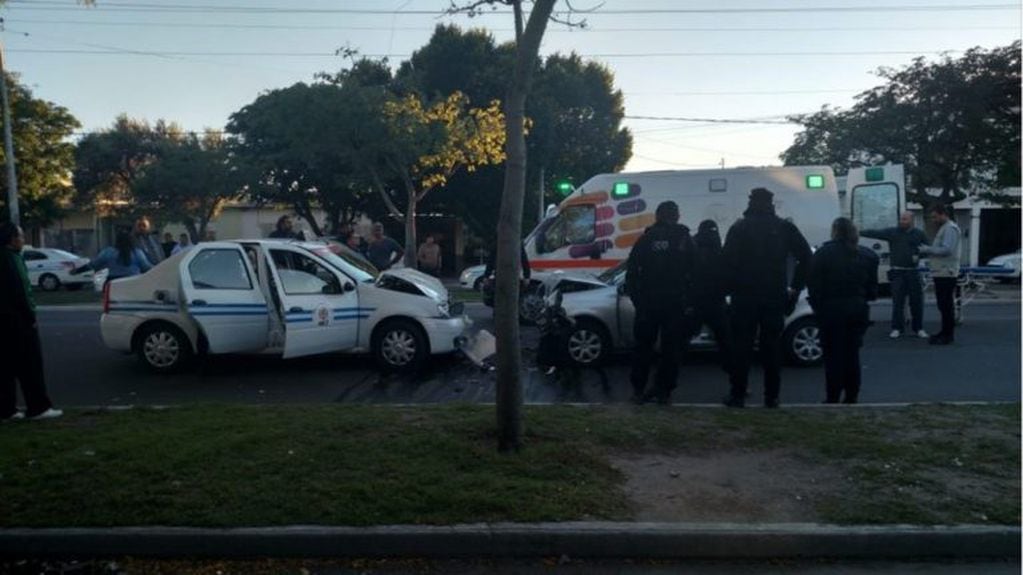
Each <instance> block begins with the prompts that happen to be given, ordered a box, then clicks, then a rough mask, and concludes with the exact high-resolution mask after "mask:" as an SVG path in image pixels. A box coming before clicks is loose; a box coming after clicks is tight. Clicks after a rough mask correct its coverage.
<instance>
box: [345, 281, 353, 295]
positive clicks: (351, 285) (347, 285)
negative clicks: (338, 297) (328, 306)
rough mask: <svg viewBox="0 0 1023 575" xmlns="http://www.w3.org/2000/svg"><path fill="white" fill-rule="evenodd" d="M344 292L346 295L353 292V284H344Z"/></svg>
mask: <svg viewBox="0 0 1023 575" xmlns="http://www.w3.org/2000/svg"><path fill="white" fill-rule="evenodd" d="M344 290H345V293H348V292H350V291H355V284H353V283H352V282H345V285H344Z"/></svg>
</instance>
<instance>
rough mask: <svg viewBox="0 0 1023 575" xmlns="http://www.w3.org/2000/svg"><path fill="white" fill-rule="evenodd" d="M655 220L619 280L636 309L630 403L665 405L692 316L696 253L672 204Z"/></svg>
mask: <svg viewBox="0 0 1023 575" xmlns="http://www.w3.org/2000/svg"><path fill="white" fill-rule="evenodd" d="M656 217H657V220H656V222H655V223H654V225H652V226H650V227H649V228H647V229H646V231H645V232H644V233H643V235H642V236H640V238H639V240H637V241H636V244H635V245H634V246H633V247H632V251H631V252H630V253H629V261H628V268H627V269H626V274H625V290H626V293H628V295H629V298H630V299H631V300H632V305H633V306H634V307H635V309H636V315H635V323H634V324H633V335H634V337H635V340H636V350H635V355H634V356H633V360H632V372H631V374H630V380H631V381H632V390H633V396H632V400H633V402H635V403H643V402H645V401H647V400H650V399H656V400H657V402H658V403H661V404H667V403H670V401H671V392H672V390H673V389H675V385H676V380H677V379H678V359H679V358H678V356H679V354H680V353H681V351H682V350H683V349H684V347H685V344H686V335H687V334H686V332H687V330H686V324H687V316H688V317H690V318H691V317H692V316H693V312H692V308H691V306H692V301H691V300H690V297H691V285H692V278H693V268H694V262H695V255H696V254H695V251H696V250H695V247H694V245H693V239H692V238H691V237H690V236H689V229H688V228H686V227H685V226H683V225H680V224H679V223H678V220H679V210H678V205H677V204H676V203H675V202H670V201H669V202H663V203H661V204H660V205H659V206H657V211H656ZM658 335H660V337H661V358H660V361H659V362H658V364H657V376H656V380H655V384H654V387H653V389H652V390H650V391H649V392H647V391H646V387H647V379H648V378H649V374H650V364H651V362H652V359H653V355H654V344H655V343H656V342H657V336H658Z"/></svg>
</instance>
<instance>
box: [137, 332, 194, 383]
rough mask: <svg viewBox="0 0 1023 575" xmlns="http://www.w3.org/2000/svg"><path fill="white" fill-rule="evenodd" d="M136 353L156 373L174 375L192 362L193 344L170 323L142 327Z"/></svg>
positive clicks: (138, 336)
mask: <svg viewBox="0 0 1023 575" xmlns="http://www.w3.org/2000/svg"><path fill="white" fill-rule="evenodd" d="M135 352H136V353H137V354H138V357H139V361H141V362H142V363H143V364H144V365H145V366H146V367H147V368H149V369H150V370H151V371H153V372H155V373H174V372H176V371H179V370H181V369H183V368H184V367H185V366H187V365H188V364H189V363H190V362H191V361H192V344H191V342H189V341H188V337H187V336H185V334H184V332H182V331H181V330H180V329H178V328H177V327H175V326H173V325H171V324H169V323H153V324H148V325H144V326H142V328H141V329H140V330H139V332H138V335H137V336H136V338H135Z"/></svg>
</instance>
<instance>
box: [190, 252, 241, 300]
mask: <svg viewBox="0 0 1023 575" xmlns="http://www.w3.org/2000/svg"><path fill="white" fill-rule="evenodd" d="M188 275H189V276H191V278H192V286H193V287H194V288H195V289H240V290H250V289H252V280H251V279H250V278H249V271H248V269H246V267H245V262H244V260H242V254H241V252H240V251H238V250H231V249H205V250H202V251H200V252H199V253H198V254H196V256H195V258H194V259H192V262H191V263H190V264H188Z"/></svg>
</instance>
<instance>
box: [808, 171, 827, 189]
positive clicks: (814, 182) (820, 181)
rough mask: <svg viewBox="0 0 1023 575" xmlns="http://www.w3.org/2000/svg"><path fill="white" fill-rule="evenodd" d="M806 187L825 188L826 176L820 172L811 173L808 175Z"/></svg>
mask: <svg viewBox="0 0 1023 575" xmlns="http://www.w3.org/2000/svg"><path fill="white" fill-rule="evenodd" d="M806 187H807V188H809V189H811V190H820V189H823V188H824V176H822V175H820V174H811V175H809V176H807V177H806Z"/></svg>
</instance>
